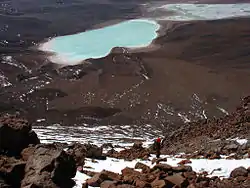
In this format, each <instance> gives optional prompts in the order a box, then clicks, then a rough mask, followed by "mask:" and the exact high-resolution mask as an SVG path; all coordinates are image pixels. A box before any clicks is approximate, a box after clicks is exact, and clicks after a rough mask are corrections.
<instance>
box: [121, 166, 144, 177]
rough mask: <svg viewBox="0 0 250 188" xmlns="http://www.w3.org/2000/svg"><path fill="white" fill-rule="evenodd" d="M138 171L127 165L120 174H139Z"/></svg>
mask: <svg viewBox="0 0 250 188" xmlns="http://www.w3.org/2000/svg"><path fill="white" fill-rule="evenodd" d="M139 174H140V172H138V171H136V170H134V169H133V168H129V167H126V168H124V169H123V170H122V175H123V176H126V175H139Z"/></svg>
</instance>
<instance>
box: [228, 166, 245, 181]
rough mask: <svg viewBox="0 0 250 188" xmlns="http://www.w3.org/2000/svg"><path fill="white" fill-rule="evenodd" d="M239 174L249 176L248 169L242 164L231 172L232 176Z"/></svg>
mask: <svg viewBox="0 0 250 188" xmlns="http://www.w3.org/2000/svg"><path fill="white" fill-rule="evenodd" d="M238 176H245V177H247V176H248V171H247V169H246V168H244V167H242V166H241V167H238V168H235V169H234V170H233V171H232V172H231V174H230V177H232V178H236V177H238Z"/></svg>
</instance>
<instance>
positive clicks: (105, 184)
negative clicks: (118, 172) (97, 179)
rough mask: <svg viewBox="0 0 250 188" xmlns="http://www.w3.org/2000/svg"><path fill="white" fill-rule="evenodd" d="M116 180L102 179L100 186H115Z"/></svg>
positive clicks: (102, 187)
mask: <svg viewBox="0 0 250 188" xmlns="http://www.w3.org/2000/svg"><path fill="white" fill-rule="evenodd" d="M116 184H117V182H116V181H104V182H102V183H101V185H100V187H101V188H115V187H116Z"/></svg>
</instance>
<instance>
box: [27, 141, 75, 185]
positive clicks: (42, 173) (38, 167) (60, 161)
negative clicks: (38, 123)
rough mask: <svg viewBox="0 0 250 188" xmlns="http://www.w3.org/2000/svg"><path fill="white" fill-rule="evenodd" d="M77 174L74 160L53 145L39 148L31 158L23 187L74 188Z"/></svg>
mask: <svg viewBox="0 0 250 188" xmlns="http://www.w3.org/2000/svg"><path fill="white" fill-rule="evenodd" d="M75 174H76V164H75V161H74V159H73V158H72V157H71V156H70V155H68V154H67V153H65V152H64V151H63V150H58V149H57V148H56V147H54V146H53V145H40V146H37V147H36V149H35V151H34V153H33V154H32V155H31V156H30V157H29V159H28V161H27V163H26V167H25V176H24V179H23V181H22V187H25V186H34V187H50V188H53V187H65V188H69V187H73V186H74V182H73V180H71V178H73V177H74V176H75Z"/></svg>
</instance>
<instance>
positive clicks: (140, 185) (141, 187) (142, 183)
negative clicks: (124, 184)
mask: <svg viewBox="0 0 250 188" xmlns="http://www.w3.org/2000/svg"><path fill="white" fill-rule="evenodd" d="M135 186H136V187H138V188H144V187H151V186H150V184H149V183H148V182H145V181H142V180H136V182H135Z"/></svg>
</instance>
